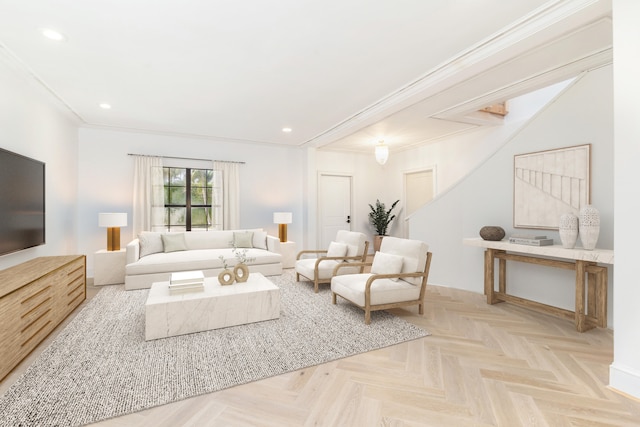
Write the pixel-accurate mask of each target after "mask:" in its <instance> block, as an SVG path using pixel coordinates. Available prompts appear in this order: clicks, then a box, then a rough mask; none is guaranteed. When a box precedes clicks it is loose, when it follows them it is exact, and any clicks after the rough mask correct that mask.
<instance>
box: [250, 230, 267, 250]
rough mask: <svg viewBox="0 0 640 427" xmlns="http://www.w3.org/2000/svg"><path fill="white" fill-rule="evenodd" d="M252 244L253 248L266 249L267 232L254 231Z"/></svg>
mask: <svg viewBox="0 0 640 427" xmlns="http://www.w3.org/2000/svg"><path fill="white" fill-rule="evenodd" d="M252 244H253V247H254V248H258V249H267V232H266V231H254V232H253V242H252Z"/></svg>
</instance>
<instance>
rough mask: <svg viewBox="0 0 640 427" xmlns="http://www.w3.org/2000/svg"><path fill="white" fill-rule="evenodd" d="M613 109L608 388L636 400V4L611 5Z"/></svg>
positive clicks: (639, 151)
mask: <svg viewBox="0 0 640 427" xmlns="http://www.w3.org/2000/svg"><path fill="white" fill-rule="evenodd" d="M613 17H614V20H613V49H614V52H615V55H614V74H613V77H614V100H615V102H614V108H615V128H614V130H615V165H616V168H615V182H616V187H615V190H614V198H615V221H616V229H615V241H616V270H615V275H614V279H615V300H614V306H613V317H614V321H615V325H616V328H615V336H614V338H615V339H614V341H613V343H614V347H613V356H614V360H613V364H612V365H611V368H610V378H609V379H610V384H611V386H612V387H614V388H616V389H618V390H621V391H623V392H625V393H627V394H630V395H632V396H634V397H636V398H639V399H640V332H639V331H640V329H639V328H638V325H640V310H638V304H640V283H638V282H639V281H640V279H639V278H638V277H639V276H638V270H637V266H638V241H640V228H639V227H638V225H637V223H638V212H640V197H638V169H636V168H637V165H638V164H640V126H639V121H638V118H639V117H640V103H639V101H638V100H640V82H639V81H638V76H637V74H638V72H637V63H638V58H637V56H638V44H639V43H640V27H638V22H639V21H640V2H638V1H635V0H614V1H613Z"/></svg>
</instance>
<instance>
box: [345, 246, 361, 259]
mask: <svg viewBox="0 0 640 427" xmlns="http://www.w3.org/2000/svg"><path fill="white" fill-rule="evenodd" d="M356 255H358V245H347V256H348V257H352V256H356ZM347 262H360V260H359V259H348V260H347Z"/></svg>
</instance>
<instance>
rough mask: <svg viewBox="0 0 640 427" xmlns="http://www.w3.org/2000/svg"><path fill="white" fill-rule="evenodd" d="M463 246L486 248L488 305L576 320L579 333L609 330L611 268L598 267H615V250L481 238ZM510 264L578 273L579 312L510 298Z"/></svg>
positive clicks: (485, 276) (576, 302) (577, 306)
mask: <svg viewBox="0 0 640 427" xmlns="http://www.w3.org/2000/svg"><path fill="white" fill-rule="evenodd" d="M463 243H464V244H465V245H467V246H478V247H482V248H486V250H485V252H484V293H485V295H486V296H487V304H495V303H498V302H503V301H505V302H509V303H513V304H518V305H521V306H524V307H528V308H533V309H536V310H539V311H542V312H545V313H549V314H553V315H556V316H559V317H563V318H567V319H572V320H574V321H575V325H576V329H577V330H578V331H579V332H584V331H588V330H589V329H592V328H594V327H596V326H597V327H600V328H606V327H607V287H608V284H607V280H608V275H607V267H605V266H601V265H598V264H599V263H600V264H610V265H613V251H612V250H608V249H595V250H592V251H587V250H584V249H581V248H575V249H565V248H563V247H562V246H561V245H552V246H527V245H518V244H515V243H509V242H507V241H498V242H495V241H489V240H483V239H480V238H472V239H464V240H463ZM496 259H498V260H499V263H498V291H496V290H495V260H496ZM507 261H517V262H526V263H530V264H536V265H543V266H547V267H555V268H563V269H567V270H575V272H576V280H575V286H576V291H575V311H569V310H565V309H562V308H558V307H553V306H550V305H547V304H542V303H539V302H536V301H531V300H528V299H524V298H520V297H516V296H514V295H509V294H507V283H506V271H507ZM585 280H586V284H585ZM585 289H586V291H585ZM585 297H586V304H585Z"/></svg>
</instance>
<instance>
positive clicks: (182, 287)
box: [169, 271, 204, 295]
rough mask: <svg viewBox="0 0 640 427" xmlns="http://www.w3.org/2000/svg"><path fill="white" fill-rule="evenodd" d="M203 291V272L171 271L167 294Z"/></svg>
mask: <svg viewBox="0 0 640 427" xmlns="http://www.w3.org/2000/svg"><path fill="white" fill-rule="evenodd" d="M202 291H204V274H203V273H202V271H180V272H178V273H171V280H170V281H169V294H171V295H173V294H179V293H185V292H202Z"/></svg>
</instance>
